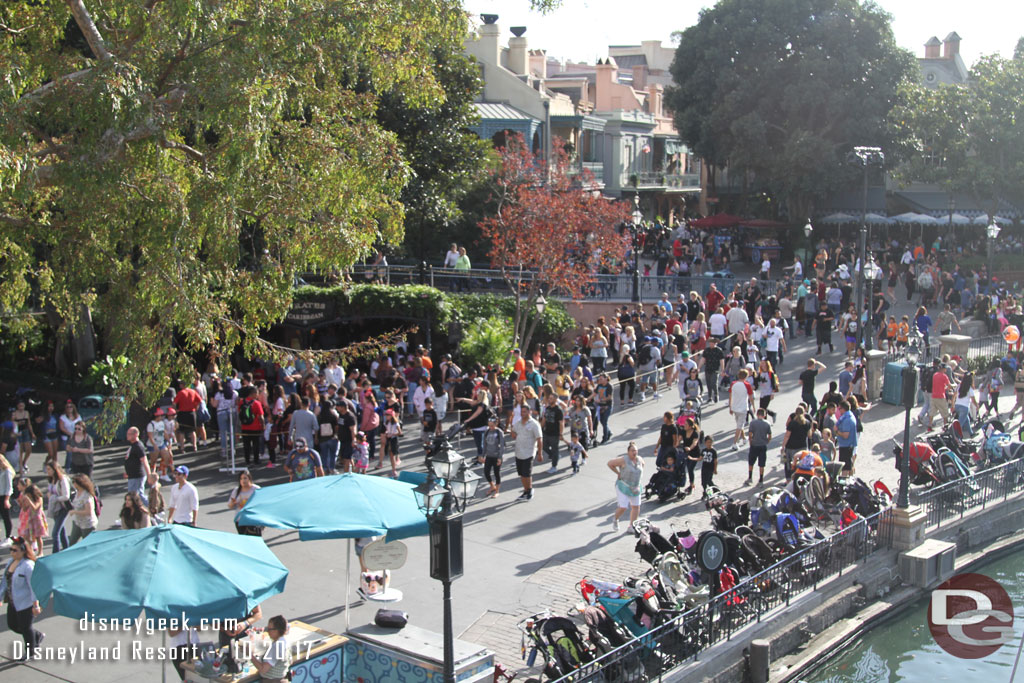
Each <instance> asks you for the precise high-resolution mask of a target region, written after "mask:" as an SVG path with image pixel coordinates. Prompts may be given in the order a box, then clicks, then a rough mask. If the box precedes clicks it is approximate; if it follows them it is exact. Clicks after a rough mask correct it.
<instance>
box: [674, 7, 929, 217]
mask: <svg viewBox="0 0 1024 683" xmlns="http://www.w3.org/2000/svg"><path fill="white" fill-rule="evenodd" d="M890 21H891V19H890V16H889V15H888V14H886V13H885V12H884V11H882V9H881V8H879V7H878V6H877V5H875V4H874V3H871V2H860V1H859V0H721V1H720V2H719V3H718V4H716V5H715V6H714V7H712V8H710V9H705V10H703V11H702V12H701V14H700V19H699V21H698V22H697V23H696V24H695V25H694V26H691V27H690V28H688V29H686V30H685V31H683V32H682V33H681V34H680V44H679V47H678V48H677V50H676V56H675V60H674V62H673V65H672V76H673V79H674V81H675V85H674V87H672V88H670V89H669V90H668V92H667V93H666V103H667V105H668V106H669V107H670V108H671V109H672V110H673V111H674V112H675V122H676V128H677V129H678V130H679V132H680V135H681V136H682V138H683V139H684V140H685V141H686V143H687V144H688V145H690V146H691V147H692V148H693V149H694V151H695V152H696V153H697V154H699V155H700V156H701V157H703V158H704V159H706V160H707V161H708V162H710V163H712V164H714V165H716V166H725V165H728V167H729V169H730V172H735V173H740V174H742V173H748V172H752V173H753V174H755V176H756V178H757V181H758V183H759V184H760V185H762V186H764V188H766V189H768V191H770V192H771V193H772V194H774V195H775V196H777V197H778V198H779V199H782V200H784V201H786V203H787V205H788V209H789V214H790V216H806V215H811V214H812V210H813V206H814V201H815V200H816V199H817V198H819V197H821V196H822V195H824V194H826V193H828V192H831V191H833V190H835V189H837V188H838V187H841V186H842V185H843V184H844V183H845V182H846V180H847V179H848V178H849V177H850V176H851V171H850V170H849V169H846V168H845V166H844V160H845V155H846V153H847V152H848V151H849V150H850V149H851V148H852V147H854V146H856V145H875V146H881V147H883V148H885V147H888V146H889V143H890V142H891V141H890V139H889V138H888V137H887V132H888V128H887V126H886V125H885V122H886V115H887V114H888V112H889V110H890V109H891V108H892V107H893V106H894V105H895V104H896V97H897V89H898V86H899V84H900V83H901V82H902V81H904V80H905V79H907V78H908V77H909V76H911V75H912V74H913V73H915V71H916V69H915V62H914V60H913V57H912V55H911V54H910V53H909V52H907V51H905V50H902V49H900V48H898V47H897V46H896V43H895V40H894V38H893V33H892V28H891V26H890Z"/></svg>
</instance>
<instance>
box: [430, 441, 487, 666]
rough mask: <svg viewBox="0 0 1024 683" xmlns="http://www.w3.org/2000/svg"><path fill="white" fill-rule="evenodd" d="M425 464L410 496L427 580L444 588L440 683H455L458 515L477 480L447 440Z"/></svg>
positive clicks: (459, 573) (459, 564) (459, 545)
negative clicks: (425, 553)
mask: <svg viewBox="0 0 1024 683" xmlns="http://www.w3.org/2000/svg"><path fill="white" fill-rule="evenodd" d="M429 462H430V471H429V472H428V473H427V480H426V481H425V482H424V483H422V484H420V485H419V486H417V487H416V488H415V489H414V493H415V495H416V500H417V504H418V505H419V508H420V510H422V511H423V512H424V514H425V515H426V517H427V522H428V524H429V526H430V578H432V579H437V580H438V581H440V582H441V585H442V586H443V588H444V596H443V607H444V683H455V634H454V631H453V628H452V581H454V580H455V579H457V578H459V577H460V576H462V513H463V512H464V511H465V509H466V501H467V500H468V499H469V498H470V497H471V496H472V495H473V493H474V492H475V491H476V484H477V480H478V479H479V478H480V477H479V475H477V474H474V473H473V472H470V471H469V469H468V468H467V467H466V459H465V458H464V457H462V456H461V455H459V454H458V453H456V452H455V450H454V449H453V448H452V447H451V446H450V445H449V444H448V442H447V440H445V441H443V442H442V444H441V447H440V449H439V451H438V452H437V454H436V455H435V456H434V457H432V458H431V459H430V460H429Z"/></svg>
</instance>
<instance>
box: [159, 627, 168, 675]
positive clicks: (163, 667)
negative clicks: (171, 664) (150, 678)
mask: <svg viewBox="0 0 1024 683" xmlns="http://www.w3.org/2000/svg"><path fill="white" fill-rule="evenodd" d="M160 637H161V639H162V640H163V642H162V643H161V645H163V648H164V656H163V657H161V658H160V683H167V629H164V630H163V632H162V634H161V636H160Z"/></svg>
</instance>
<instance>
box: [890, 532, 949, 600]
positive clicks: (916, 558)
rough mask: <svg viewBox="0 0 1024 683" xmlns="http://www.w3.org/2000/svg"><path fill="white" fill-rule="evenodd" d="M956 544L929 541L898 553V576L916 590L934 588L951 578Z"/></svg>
mask: <svg viewBox="0 0 1024 683" xmlns="http://www.w3.org/2000/svg"><path fill="white" fill-rule="evenodd" d="M955 564H956V543H946V542H944V541H936V540H934V539H930V540H927V541H925V542H924V543H922V544H921V545H919V546H917V547H916V548H914V549H913V550H908V551H906V552H904V553H900V576H902V577H903V580H904V581H906V582H907V583H909V584H911V585H913V586H917V587H918V588H928V587H930V586H934V585H936V584H938V583H941V582H942V581H945V580H946V579H948V578H949V577H951V576H953V571H954V569H953V568H954V565H955Z"/></svg>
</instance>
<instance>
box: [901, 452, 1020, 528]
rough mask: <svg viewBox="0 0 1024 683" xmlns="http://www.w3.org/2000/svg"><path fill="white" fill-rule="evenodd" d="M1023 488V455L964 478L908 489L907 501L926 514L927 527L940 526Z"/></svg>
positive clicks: (1000, 500)
mask: <svg viewBox="0 0 1024 683" xmlns="http://www.w3.org/2000/svg"><path fill="white" fill-rule="evenodd" d="M1022 490H1024V459H1017V460H1011V461H1010V462H1006V463H1003V464H1001V465H997V466H995V467H992V468H989V469H987V470H984V471H982V472H977V473H974V474H971V475H970V476H968V477H965V478H963V479H957V480H955V481H951V482H948V483H946V484H942V485H940V486H935V487H933V488H930V489H925V490H923V491H911V493H910V502H911V503H912V504H914V505H920V506H922V507H923V508H924V510H925V513H926V514H927V515H928V521H927V525H928V527H940V526H942V524H943V523H945V522H947V521H949V520H951V519H962V518H963V516H964V515H965V514H967V513H968V512H972V511H974V510H977V509H981V510H984V509H985V508H986V507H987V506H989V505H991V504H993V503H999V502H1002V501H1004V500H1006V499H1007V498H1009V497H1010V496H1011V495H1012V494H1015V493H1017V492H1019V491H1022Z"/></svg>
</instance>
